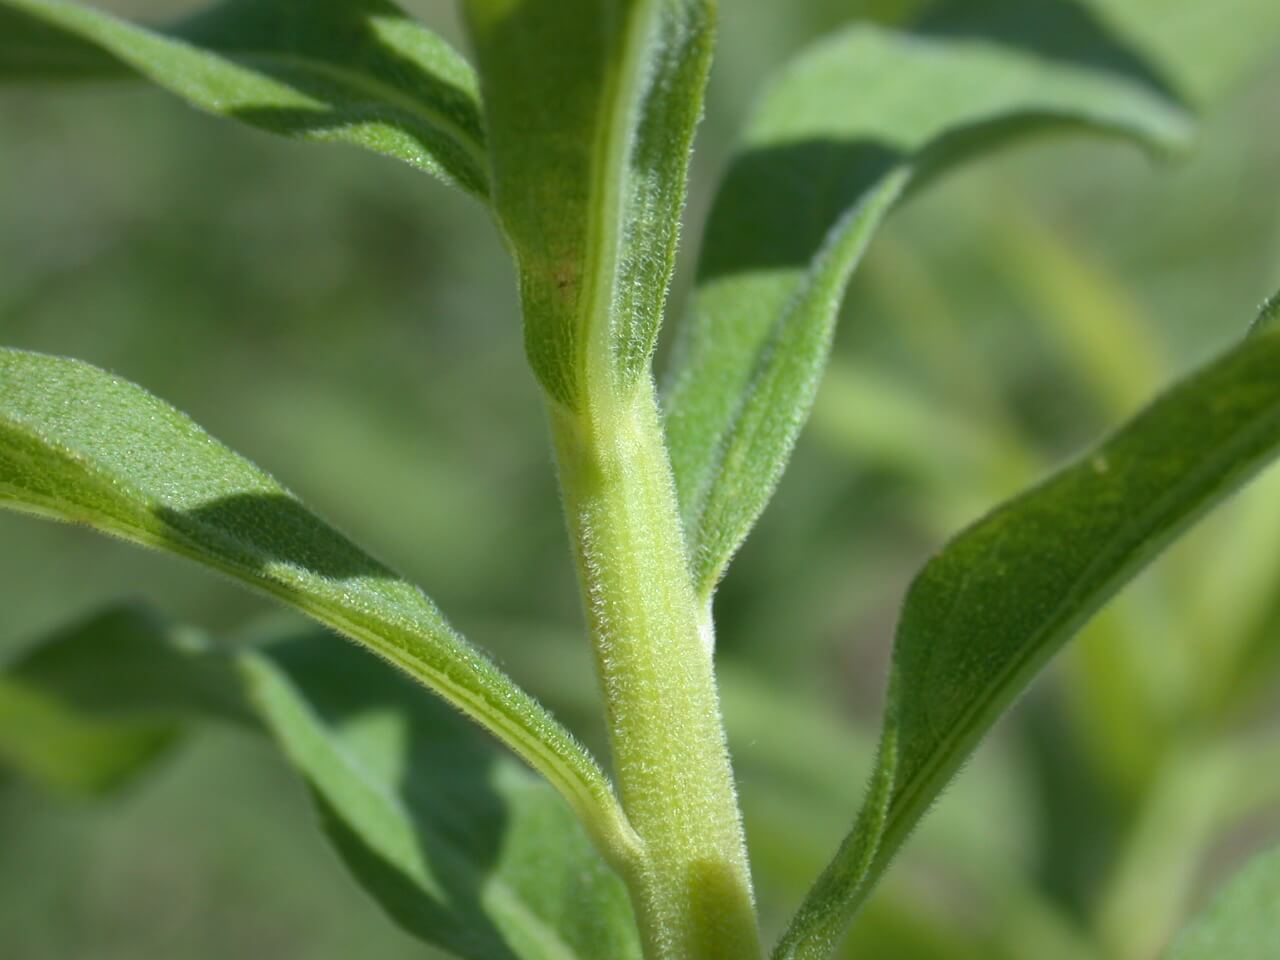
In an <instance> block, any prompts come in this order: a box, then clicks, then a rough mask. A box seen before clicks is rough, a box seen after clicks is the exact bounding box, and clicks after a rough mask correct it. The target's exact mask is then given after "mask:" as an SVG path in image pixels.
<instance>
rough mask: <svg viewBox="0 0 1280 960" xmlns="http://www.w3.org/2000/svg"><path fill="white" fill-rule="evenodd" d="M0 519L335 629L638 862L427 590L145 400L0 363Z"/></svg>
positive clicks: (612, 813) (606, 805) (569, 751)
mask: <svg viewBox="0 0 1280 960" xmlns="http://www.w3.org/2000/svg"><path fill="white" fill-rule="evenodd" d="M0 507H10V508H12V509H17V510H22V511H26V512H31V513H36V514H41V515H45V516H50V517H53V518H55V519H61V520H69V521H73V522H82V523H87V524H89V525H90V526H93V527H96V528H98V529H99V530H102V531H104V532H107V533H111V534H115V535H117V536H120V537H124V538H125V539H128V540H132V541H134V542H136V543H140V544H143V545H146V546H150V547H155V548H158V549H161V550H165V551H167V552H170V553H176V554H180V555H182V556H185V557H189V558H191V559H193V560H196V561H197V562H199V563H202V564H204V565H205V566H209V567H212V568H214V569H216V570H220V571H222V572H224V573H226V574H229V575H230V576H232V577H234V578H236V579H238V580H240V581H242V582H244V583H247V584H248V585H250V586H252V587H254V588H256V589H258V590H261V591H263V592H265V593H268V594H270V595H272V596H274V597H276V598H278V599H280V600H283V601H284V602H286V603H288V604H291V605H293V606H294V607H297V608H298V609H300V610H302V611H303V612H304V613H306V614H307V615H309V616H311V617H313V618H315V619H316V620H319V621H320V622H321V623H324V624H327V625H329V626H331V627H333V628H335V629H337V630H338V631H339V632H341V633H343V634H345V635H347V636H349V637H351V638H352V639H354V640H356V641H358V642H359V643H361V644H363V645H364V646H366V647H368V648H369V649H371V650H373V651H374V652H375V653H378V654H379V655H381V656H382V657H384V658H386V659H387V660H389V661H391V662H392V663H393V664H395V665H396V666H398V667H400V668H401V669H402V670H404V671H406V672H407V673H409V674H410V675H411V676H413V677H414V678H415V679H416V680H418V681H419V682H421V683H423V684H425V685H427V686H428V687H430V688H431V689H432V690H434V691H435V692H437V693H438V694H440V695H441V696H442V697H444V698H445V699H446V700H448V701H449V702H450V703H452V704H453V705H454V706H456V707H457V708H458V709H460V710H462V711H463V712H464V713H466V714H467V715H468V716H470V717H471V718H472V719H473V720H475V721H477V722H478V723H480V724H481V725H482V726H484V727H485V728H486V729H488V730H489V731H490V732H491V733H493V734H494V735H495V736H497V737H498V738H499V739H500V740H502V742H503V743H505V744H506V745H507V746H509V747H510V748H511V749H512V750H514V751H515V752H516V753H517V754H518V755H519V756H520V757H521V758H522V759H524V760H525V761H526V762H527V763H529V764H530V765H531V766H533V767H534V768H535V769H536V770H538V771H539V772H541V773H542V774H543V775H544V776H546V777H547V778H548V779H549V780H550V781H551V782H552V784H554V785H555V786H556V788H557V789H559V790H560V791H561V792H562V793H564V795H565V796H566V797H567V798H568V800H569V802H570V803H571V804H572V805H573V807H574V809H575V811H576V812H577V813H578V814H579V815H580V816H582V817H583V818H584V820H585V821H586V823H587V824H588V826H589V828H590V829H592V830H593V831H594V834H595V837H596V839H597V840H598V841H599V842H600V843H601V844H602V848H603V849H604V850H606V851H607V852H608V853H609V855H611V856H612V857H614V858H615V859H616V860H617V861H618V862H622V861H624V860H626V859H627V858H628V857H629V856H630V855H631V852H632V850H631V846H632V842H631V833H630V829H629V827H628V826H627V824H626V822H625V819H624V818H623V816H622V813H621V811H620V809H619V808H618V806H617V802H616V800H615V798H614V796H613V791H612V788H611V786H610V785H609V783H608V780H607V779H606V777H605V776H604V774H603V773H602V772H601V771H600V769H599V767H598V766H597V765H596V763H595V761H594V760H593V759H592V758H591V757H590V755H589V754H588V753H587V752H586V750H585V749H584V748H583V747H582V746H581V745H580V744H579V743H578V742H577V741H576V740H574V739H573V737H572V736H571V735H570V734H569V733H568V732H567V731H566V730H565V729H564V728H563V727H561V726H560V724H559V723H557V722H556V720H555V719H554V718H553V717H552V716H551V715H550V714H549V713H547V711H546V710H545V709H544V708H543V707H542V706H541V705H540V704H538V703H537V702H536V701H535V700H534V699H533V698H532V697H530V696H529V695H528V694H527V693H525V692H524V691H523V690H521V689H520V688H519V687H517V686H516V685H515V684H514V683H512V681H511V680H510V679H509V678H508V677H507V676H506V675H505V674H503V673H502V672H501V671H500V670H499V669H498V668H497V667H496V666H494V664H493V663H492V662H491V661H490V660H489V659H488V658H486V657H485V656H484V655H483V654H482V653H481V652H480V651H478V650H477V649H476V648H474V647H472V646H471V645H470V644H468V643H467V642H466V641H465V640H464V639H463V638H462V637H460V636H459V635H458V634H457V633H456V632H454V630H453V628H452V627H450V626H449V624H448V623H447V622H446V621H445V619H444V617H443V616H442V615H441V613H440V612H439V610H437V609H436V607H435V605H434V604H433V603H432V602H431V601H430V600H428V599H427V597H426V596H424V595H423V594H422V592H421V591H420V590H418V589H417V588H416V587H414V586H412V585H410V584H408V583H406V582H405V581H404V580H402V579H400V578H399V577H398V576H396V575H395V574H394V573H392V572H391V571H390V570H388V569H387V568H386V567H385V566H383V565H382V564H381V563H379V562H377V561H376V560H374V559H373V558H371V557H369V556H368V555H367V554H365V553H363V552H362V551H361V550H359V549H358V548H357V547H356V546H354V545H353V544H352V543H351V542H350V541H349V540H347V539H346V538H345V537H344V536H342V535H341V534H339V533H338V532H337V531H335V530H334V529H333V528H331V527H329V526H327V525H326V524H325V523H323V522H322V521H321V520H319V519H318V518H316V517H315V516H314V515H312V514H311V513H309V512H308V511H307V510H306V508H305V507H303V505H302V504H301V503H300V502H299V501H298V500H297V498H295V497H294V496H293V495H292V494H290V493H289V492H288V491H287V490H285V489H284V488H283V487H281V486H280V485H279V484H278V483H276V481H275V480H273V479H272V478H271V477H269V476H267V474H265V473H263V472H262V471H261V470H259V469H258V468H257V467H255V466H253V465H252V464H250V463H249V462H248V461H246V460H244V459H242V458H241V457H239V456H237V455H236V454H234V453H232V452H231V451H230V450H228V449H227V448H226V447H224V446H222V445H221V444H219V443H218V442H217V441H215V440H214V439H213V438H212V437H210V436H209V435H208V434H206V433H205V432H204V431H203V430H201V429H200V428H199V427H198V426H196V424H194V423H193V422H192V421H191V420H189V419H188V418H187V417H185V416H183V415H182V414H181V413H179V412H178V411H177V410H174V409H173V408H172V407H170V406H168V405H167V404H165V403H163V402H162V401H160V400H157V399H156V398H155V397H152V396H151V395H150V394H148V393H146V391H144V390H142V389H141V388H139V387H137V386H134V385H133V384H130V383H127V382H125V381H123V380H120V379H117V378H115V377H112V376H111V375H110V374H108V373H105V372H104V371H102V370H99V369H97V368H95V367H91V366H89V365H87V364H84V363H79V362H77V361H74V360H66V359H62V358H56V357H49V356H44V355H41V354H35V353H26V352H23V351H18V350H0Z"/></svg>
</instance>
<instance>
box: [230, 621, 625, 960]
mask: <svg viewBox="0 0 1280 960" xmlns="http://www.w3.org/2000/svg"><path fill="white" fill-rule="evenodd" d="M243 664H244V669H245V675H246V677H247V678H248V681H249V684H250V695H251V697H252V699H253V701H254V703H255V704H256V706H257V708H258V710H259V712H260V714H261V716H262V718H263V721H264V722H265V723H266V725H267V726H268V727H269V728H270V730H271V732H272V734H273V735H274V737H275V738H276V740H277V741H278V742H279V743H280V745H281V747H282V748H283V749H284V751H285V753H286V754H287V755H288V757H289V759H290V761H292V763H293V764H294V765H295V766H297V767H298V768H299V769H300V770H301V771H302V773H303V774H304V775H305V776H306V777H307V779H308V781H309V782H310V783H311V785H312V789H313V791H314V792H315V795H316V800H317V804H318V806H319V808H320V811H321V820H322V823H323V824H324V827H325V830H326V832H327V833H328V835H329V837H330V839H331V840H332V841H333V843H334V845H335V846H336V847H337V849H338V851H339V853H340V854H341V855H342V858H343V860H344V861H345V862H346V864H347V866H348V867H350V869H351V870H352V872H353V873H355V874H356V876H357V877H359V879H360V881H361V883H362V884H363V885H364V886H365V888H366V889H368V890H369V891H370V892H371V893H372V894H373V895H374V896H375V897H376V898H377V899H378V901H379V902H380V903H381V904H382V905H383V906H384V907H385V908H386V909H387V911H388V912H389V913H390V914H391V915H392V917H393V918H394V919H395V920H396V921H397V922H398V923H399V924H400V925H401V926H403V927H404V928H405V929H406V930H408V931H410V932H411V933H413V934H415V935H416V936H418V937H419V938H420V939H422V940H425V941H427V942H430V943H433V944H436V945H438V946H441V947H443V948H445V949H446V950H448V951H450V952H451V953H454V954H456V955H457V956H459V957H464V958H471V957H476V958H493V960H515V958H519V960H567V958H581V960H588V958H590V960H615V958H617V960H639V957H640V949H639V941H638V938H637V933H636V926H635V920H634V918H633V916H632V913H631V907H630V902H629V901H628V899H627V894H626V891H625V889H624V887H623V885H622V882H621V881H620V880H619V879H618V877H617V876H616V875H615V874H614V873H612V872H611V871H610V870H609V868H608V867H607V866H606V865H605V863H604V861H603V860H601V859H600V856H599V855H598V854H597V853H596V851H595V850H594V849H593V848H592V845H591V842H590V840H588V838H587V836H586V834H585V833H584V831H583V830H582V827H581V825H580V824H579V823H578V822H577V820H576V819H575V818H574V816H573V814H572V812H571V811H570V810H569V808H568V806H567V805H566V804H565V803H564V801H563V800H562V799H561V798H560V797H559V796H557V795H556V794H555V792H554V791H552V790H551V789H550V788H549V787H547V785H546V784H545V783H542V782H540V781H539V780H538V779H536V778H535V777H533V776H532V775H530V774H529V772H528V771H527V770H525V769H523V768H521V767H520V766H519V765H518V764H516V763H514V762H512V761H510V760H509V759H507V758H505V757H503V756H501V755H499V754H497V753H496V752H495V751H494V750H493V749H492V748H491V747H490V746H489V745H488V744H486V743H484V742H482V741H481V740H480V738H479V737H478V736H477V734H476V732H475V731H474V730H471V729H468V727H467V726H466V725H465V724H464V723H463V722H462V721H461V720H460V718H458V717H457V716H456V714H454V713H453V712H452V711H450V710H449V709H448V708H447V707H445V706H444V705H443V704H441V703H439V702H438V701H434V700H432V699H430V698H427V697H424V696H423V695H422V694H421V691H419V690H416V689H414V686H413V684H412V683H411V682H409V681H408V680H407V679H406V678H404V677H403V676H400V675H398V674H397V673H395V672H394V671H392V670H390V669H388V668H387V667H386V666H385V665H384V664H381V663H379V662H377V661H376V660H375V659H373V658H371V657H368V656H363V655H361V654H360V653H359V652H358V651H355V650H353V649H350V648H349V647H347V646H345V645H341V644H338V643H335V642H333V641H332V640H330V639H328V638H324V637H319V636H315V635H302V636H299V637H297V638H294V639H284V640H282V641H276V642H273V643H272V644H270V645H269V646H267V647H266V648H265V649H264V650H262V651H261V652H255V653H251V654H248V655H246V656H245V658H244V660H243Z"/></svg>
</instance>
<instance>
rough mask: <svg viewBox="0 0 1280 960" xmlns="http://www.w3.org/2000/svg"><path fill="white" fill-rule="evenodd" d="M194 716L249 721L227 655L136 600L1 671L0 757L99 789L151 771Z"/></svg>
mask: <svg viewBox="0 0 1280 960" xmlns="http://www.w3.org/2000/svg"><path fill="white" fill-rule="evenodd" d="M192 715H199V716H211V717H218V718H221V719H224V720H227V721H230V722H237V723H249V722H251V720H250V715H249V713H248V707H247V705H246V704H245V703H244V701H243V698H242V696H241V692H240V682H239V680H238V678H237V677H236V676H235V673H234V671H233V670H232V668H231V667H230V665H229V663H228V662H227V661H226V658H225V657H224V656H223V655H222V654H221V653H219V652H216V651H214V650H213V649H212V648H211V647H210V646H209V644H208V642H207V641H206V640H204V638H202V637H200V636H199V635H197V634H195V633H194V632H190V631H186V632H178V631H175V630H173V629H172V628H171V627H169V626H168V625H167V624H164V623H162V622H161V621H160V620H159V619H158V618H157V617H155V616H152V615H150V614H148V613H146V612H144V611H143V610H142V609H140V608H138V607H135V606H124V607H120V608H117V609H112V610H108V611H105V612H103V613H100V614H97V615H95V616H93V617H90V618H89V619H87V620H85V621H83V622H80V623H77V624H74V625H72V626H70V627H68V628H66V629H64V630H61V631H59V632H58V633H57V634H55V635H54V636H52V637H50V638H48V639H47V640H45V641H43V642H42V643H41V644H40V645H39V646H38V647H35V648H34V649H32V650H30V651H29V652H27V653H26V654H25V655H23V656H21V657H20V658H18V659H17V660H16V661H14V662H13V663H11V664H9V665H8V666H6V667H5V669H4V672H3V673H0V758H3V759H4V760H5V761H6V762H7V763H8V764H9V765H10V766H12V767H15V768H17V769H19V770H20V771H22V772H23V773H24V774H25V775H26V776H28V777H29V778H30V779H33V780H35V781H37V782H40V783H43V784H45V785H47V786H51V787H54V788H57V789H60V790H64V791H70V792H78V793H99V792H102V791H105V790H109V789H112V788H115V787H118V786H120V785H121V784H123V783H125V782H126V781H128V780H129V779H131V778H132V777H133V776H135V775H136V774H138V773H140V772H142V771H143V770H145V769H146V768H147V767H149V766H150V765H151V764H152V762H153V761H155V760H156V759H157V758H158V757H159V756H160V755H161V754H163V753H164V752H165V751H166V750H167V748H168V747H170V746H171V745H172V744H173V742H174V741H175V739H176V738H177V736H178V735H179V733H180V732H181V730H180V728H181V721H182V720H185V719H187V718H189V717H190V716H192Z"/></svg>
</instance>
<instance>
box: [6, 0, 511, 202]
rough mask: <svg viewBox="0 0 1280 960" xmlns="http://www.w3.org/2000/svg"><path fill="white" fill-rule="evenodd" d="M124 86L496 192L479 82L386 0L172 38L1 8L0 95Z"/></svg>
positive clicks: (220, 18) (73, 11)
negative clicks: (84, 82) (100, 80)
mask: <svg viewBox="0 0 1280 960" xmlns="http://www.w3.org/2000/svg"><path fill="white" fill-rule="evenodd" d="M127 76H140V77H143V78H145V79H147V80H150V81H151V82H152V83H155V84H156V85H158V86H160V87H163V88H164V89H166V90H169V91H171V92H173V93H175V94H177V95H178V96H180V97H182V98H183V99H184V100H186V101H187V102H188V103H190V104H192V105H193V106H195V107H198V108H199V109H201V110H206V111H208V112H210V113H215V114H218V115H220V116H226V117H231V118H234V119H237V120H241V121H243V122H245V123H248V124H251V125H253V126H255V127H260V128H262V129H265V130H270V131H272V132H274V133H281V134H285V135H287V136H293V137H302V138H305V139H310V140H322V141H330V140H331V141H339V142H344V143H351V144H355V145H357V146H361V147H364V148H366V149H369V150H373V151H375V152H377V153H382V154H386V155H387V156H391V157H395V158H396V159H399V160H403V161H405V162H407V163H410V164H412V165H413V166H415V167H418V168H419V169H422V170H426V171H428V172H429V173H433V174H435V175H437V176H439V177H442V178H443V179H445V180H447V181H451V182H453V183H456V184H457V185H459V186H461V187H462V188H463V189H465V190H467V191H469V192H471V193H473V194H475V195H477V196H481V197H483V196H484V195H485V194H486V193H487V191H488V173H487V166H488V162H487V160H486V158H485V147H484V133H483V127H482V125H481V120H480V107H479V103H478V95H477V90H476V80H475V76H474V74H473V73H472V71H471V68H470V67H469V66H468V65H467V63H466V61H464V60H463V59H462V57H461V56H459V55H458V53H456V52H455V51H454V50H452V49H451V48H450V47H449V46H448V45H447V44H446V43H445V42H444V41H443V40H441V39H440V38H439V37H438V36H436V35H435V34H434V33H432V32H431V31H429V30H427V29H426V28H425V27H423V26H422V25H421V24H419V23H418V22H417V21H415V20H414V19H413V18H411V17H410V16H409V15H408V14H406V13H405V12H404V11H403V10H401V9H400V8H399V7H398V6H396V5H395V4H394V3H393V2H391V0H224V2H223V3H221V4H219V5H218V6H216V7H214V8H212V9H211V10H208V11H205V12H202V13H200V14H198V15H196V16H194V17H192V18H190V19H188V20H185V21H183V22H181V23H179V24H177V25H175V26H173V27H170V28H166V29H151V28H146V27H142V26H138V25H135V24H133V23H130V22H128V21H124V20H121V19H118V18H116V17H113V16H112V15H110V14H108V13H105V12H103V11H100V10H95V9H93V8H92V7H87V6H80V5H78V4H74V3H67V2H63V0H0V81H4V80H24V79H33V78H34V79H59V78H82V77H89V78H94V77H127Z"/></svg>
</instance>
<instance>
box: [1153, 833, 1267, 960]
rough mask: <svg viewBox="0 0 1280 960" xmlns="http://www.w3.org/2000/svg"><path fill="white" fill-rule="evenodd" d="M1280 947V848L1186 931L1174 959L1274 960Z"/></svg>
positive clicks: (1256, 862) (1252, 865)
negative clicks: (1278, 945)
mask: <svg viewBox="0 0 1280 960" xmlns="http://www.w3.org/2000/svg"><path fill="white" fill-rule="evenodd" d="M1277 944H1280V847H1277V848H1276V849H1274V850H1271V851H1269V852H1267V853H1263V854H1260V855H1259V856H1257V857H1255V858H1254V859H1253V860H1251V861H1250V862H1249V863H1248V864H1246V865H1245V867H1244V868H1243V869H1242V870H1240V872H1239V873H1237V874H1236V875H1235V876H1234V877H1232V878H1231V880H1230V881H1228V882H1227V884H1226V886H1225V887H1223V889H1222V890H1221V892H1219V893H1218V895H1217V896H1216V897H1215V898H1214V900H1213V902H1212V903H1211V904H1210V905H1209V907H1208V909H1206V910H1205V911H1204V912H1203V913H1202V914H1200V915H1199V916H1198V917H1196V919H1195V920H1193V921H1192V922H1191V924H1190V925H1188V926H1187V928H1186V929H1185V930H1184V931H1183V932H1182V935H1181V936H1180V937H1179V938H1178V940H1177V942H1176V943H1175V944H1174V946H1173V949H1172V950H1170V951H1169V954H1168V960H1273V958H1274V957H1275V955H1276V949H1277Z"/></svg>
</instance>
